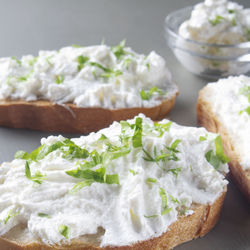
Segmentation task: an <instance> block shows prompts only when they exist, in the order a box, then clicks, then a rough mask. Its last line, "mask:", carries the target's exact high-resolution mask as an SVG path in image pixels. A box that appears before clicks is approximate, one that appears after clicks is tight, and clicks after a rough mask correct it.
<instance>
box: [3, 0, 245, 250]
mask: <svg viewBox="0 0 250 250" xmlns="http://www.w3.org/2000/svg"><path fill="white" fill-rule="evenodd" d="M198 2H199V1H197V0H0V6H1V7H0V34H1V39H0V57H2V56H17V57H19V56H21V55H24V54H29V53H30V54H37V51H38V50H40V49H58V48H60V47H62V46H66V45H71V44H79V45H93V44H99V43H100V42H101V41H102V39H105V42H106V43H107V44H110V45H115V44H117V43H119V42H120V41H121V40H123V39H124V38H125V39H126V40H127V45H128V46H131V47H132V48H133V49H134V50H135V51H137V52H140V53H145V54H147V53H149V52H150V51H151V50H155V51H156V52H157V53H159V54H160V55H162V56H163V57H164V58H165V59H166V60H167V65H168V67H169V69H170V70H171V72H172V75H173V79H174V80H175V82H176V83H177V84H178V86H179V89H180V95H179V97H178V99H177V103H176V106H175V108H174V110H173V111H172V113H171V115H170V118H171V119H172V120H173V121H175V122H178V123H180V124H182V125H188V126H196V125H197V124H196V114H195V103H196V99H197V95H198V91H199V89H201V88H202V87H203V86H204V85H205V84H206V83H207V81H206V80H204V79H201V78H199V77H196V76H194V75H192V74H191V73H189V72H187V71H186V70H185V69H184V68H183V67H182V66H181V65H180V64H179V63H178V62H177V60H176V59H175V57H174V56H173V54H172V53H171V51H170V49H168V48H167V46H166V42H165V39H164V28H163V25H164V19H165V17H166V15H167V14H168V13H170V12H171V11H173V10H176V9H179V8H182V7H185V6H188V5H193V4H195V3H198ZM238 2H239V3H241V4H243V5H244V6H245V7H250V1H249V0H241V1H239V0H238ZM48 135H49V134H48V133H44V132H37V131H28V130H22V129H9V128H0V162H3V161H9V160H11V159H13V155H14V153H15V152H16V151H17V150H20V149H23V150H26V151H31V150H33V149H34V148H35V147H36V146H38V145H39V142H40V138H41V137H44V136H48ZM66 136H69V137H73V136H78V135H66ZM0 249H1V246H0ZM176 249H179V250H184V249H186V250H189V249H190V250H191V249H192V250H196V249H197V250H200V249H204V250H212V249H213V250H217V249H218V250H221V249H228V250H235V249H237V250H246V249H250V210H249V205H248V204H247V202H246V200H245V199H244V198H243V196H242V195H241V193H240V192H239V191H238V189H237V188H236V187H235V185H234V183H232V182H230V184H229V187H228V194H227V197H226V201H225V204H224V208H223V211H222V215H221V218H220V220H219V223H218V224H217V226H216V227H215V228H214V229H213V230H212V232H210V233H209V234H208V235H207V236H205V237H204V238H202V239H198V240H195V241H192V242H189V243H186V244H183V245H182V246H179V247H177V248H176Z"/></svg>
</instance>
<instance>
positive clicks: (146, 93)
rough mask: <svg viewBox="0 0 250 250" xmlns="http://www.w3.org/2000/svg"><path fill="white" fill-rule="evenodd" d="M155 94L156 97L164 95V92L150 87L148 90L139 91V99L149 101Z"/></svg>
mask: <svg viewBox="0 0 250 250" xmlns="http://www.w3.org/2000/svg"><path fill="white" fill-rule="evenodd" d="M154 93H157V94H158V95H165V94H166V92H165V93H164V92H163V91H162V90H161V89H159V88H158V87H156V86H155V87H152V88H151V89H150V90H143V89H142V90H141V92H140V95H141V99H142V100H145V101H149V100H150V99H151V98H152V96H153V94H154Z"/></svg>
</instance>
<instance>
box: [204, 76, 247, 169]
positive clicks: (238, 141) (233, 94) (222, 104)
mask: <svg viewBox="0 0 250 250" xmlns="http://www.w3.org/2000/svg"><path fill="white" fill-rule="evenodd" d="M207 88H208V89H207V90H208V93H207V94H208V95H207V97H206V98H207V100H208V102H209V103H211V107H212V111H213V113H214V114H215V115H216V117H218V120H219V121H220V122H221V123H222V124H223V126H224V127H225V129H226V130H227V132H228V134H229V136H230V138H231V140H232V142H233V145H234V148H235V151H236V152H237V154H238V155H239V156H240V157H239V160H240V165H241V166H242V168H243V169H250V151H249V149H250V77H247V76H243V75H241V76H239V77H229V78H226V79H220V80H219V81H218V82H217V83H210V84H209V85H208V86H207Z"/></svg>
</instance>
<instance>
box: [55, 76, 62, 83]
mask: <svg viewBox="0 0 250 250" xmlns="http://www.w3.org/2000/svg"><path fill="white" fill-rule="evenodd" d="M63 81H64V76H62V75H61V76H59V75H56V83H57V84H60V83H63Z"/></svg>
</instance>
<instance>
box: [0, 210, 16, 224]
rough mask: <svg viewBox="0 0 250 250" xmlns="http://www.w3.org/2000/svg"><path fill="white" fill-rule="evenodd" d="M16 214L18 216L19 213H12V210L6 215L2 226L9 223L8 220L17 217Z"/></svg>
mask: <svg viewBox="0 0 250 250" xmlns="http://www.w3.org/2000/svg"><path fill="white" fill-rule="evenodd" d="M18 214H20V211H14V210H13V209H11V210H10V211H9V213H8V215H7V217H6V218H5V219H4V220H3V222H4V224H5V225H6V224H7V222H8V221H9V219H11V218H14V217H15V216H17V215H18Z"/></svg>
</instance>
